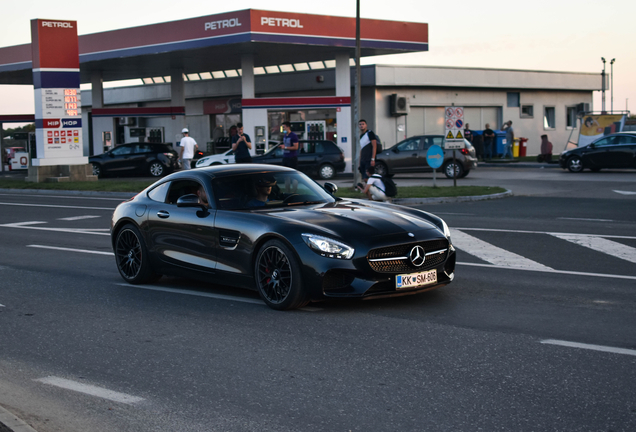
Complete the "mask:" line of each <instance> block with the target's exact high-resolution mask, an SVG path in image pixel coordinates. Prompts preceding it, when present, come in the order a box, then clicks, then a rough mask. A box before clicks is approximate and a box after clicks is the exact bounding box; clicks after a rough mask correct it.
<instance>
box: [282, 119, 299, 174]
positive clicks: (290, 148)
mask: <svg viewBox="0 0 636 432" xmlns="http://www.w3.org/2000/svg"><path fill="white" fill-rule="evenodd" d="M283 129H285V135H284V136H283V149H284V152H283V166H286V167H290V168H293V169H296V168H297V167H298V135H296V134H295V133H293V132H292V130H291V123H290V122H288V121H286V122H285V123H283Z"/></svg>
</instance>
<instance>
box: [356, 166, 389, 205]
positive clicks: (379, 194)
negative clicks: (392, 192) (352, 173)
mask: <svg viewBox="0 0 636 432" xmlns="http://www.w3.org/2000/svg"><path fill="white" fill-rule="evenodd" d="M367 176H368V177H369V178H368V179H367V184H366V185H365V186H364V187H362V184H361V183H359V185H360V186H358V189H360V191H361V192H362V193H364V194H366V195H367V198H368V199H370V200H373V201H386V193H385V186H384V182H383V181H382V176H381V175H379V174H375V168H374V167H368V168H367Z"/></svg>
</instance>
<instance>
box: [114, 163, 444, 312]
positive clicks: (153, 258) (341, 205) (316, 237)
mask: <svg viewBox="0 0 636 432" xmlns="http://www.w3.org/2000/svg"><path fill="white" fill-rule="evenodd" d="M336 189H337V188H336V186H335V185H333V184H331V183H326V184H325V186H324V188H323V187H321V186H320V185H318V184H317V183H316V182H315V181H313V180H312V179H310V178H309V177H307V176H306V175H305V174H303V173H300V172H298V171H296V170H293V169H290V168H285V167H279V166H272V165H261V164H240V165H219V166H213V167H207V168H200V169H196V170H189V171H180V172H177V173H174V174H172V175H170V176H167V177H165V178H163V179H161V180H159V181H157V182H156V183H154V184H153V185H151V186H149V187H148V188H147V189H145V190H143V191H142V192H140V193H139V194H138V195H136V196H135V197H134V198H132V199H130V200H129V201H126V202H124V203H121V204H120V205H119V206H117V209H116V210H115V212H114V214H113V218H112V222H111V239H112V244H113V249H114V251H115V259H116V263H117V268H118V269H119V273H120V274H121V276H122V277H123V278H124V279H125V280H126V281H128V282H130V283H133V284H139V283H147V282H151V281H153V280H156V279H157V278H158V277H160V275H162V274H165V275H173V276H183V277H192V278H197V279H202V280H204V281H208V282H213V283H219V284H227V285H233V286H239V287H245V288H251V289H255V290H257V291H258V292H259V293H260V295H261V297H262V298H263V300H264V301H265V303H267V305H269V306H270V307H272V308H274V309H281V310H283V309H293V308H298V307H302V306H304V305H306V304H307V303H308V302H309V301H312V300H320V299H323V298H325V297H331V298H336V297H347V298H352V297H354V298H356V297H357V298H370V297H388V296H398V295H405V294H415V293H418V292H422V291H428V290H431V289H434V288H438V287H440V286H443V285H446V284H448V283H450V282H451V281H452V280H453V278H454V271H455V248H454V247H453V245H452V243H451V238H450V231H449V229H448V226H447V225H446V223H445V222H444V221H443V220H442V219H440V218H439V217H437V216H435V215H433V214H430V213H427V212H424V211H421V210H416V209H412V208H407V207H401V206H398V205H392V204H387V203H374V202H371V201H366V200H365V201H357V200H347V199H340V198H336V197H334V196H333V195H332V193H334V192H335V191H336Z"/></svg>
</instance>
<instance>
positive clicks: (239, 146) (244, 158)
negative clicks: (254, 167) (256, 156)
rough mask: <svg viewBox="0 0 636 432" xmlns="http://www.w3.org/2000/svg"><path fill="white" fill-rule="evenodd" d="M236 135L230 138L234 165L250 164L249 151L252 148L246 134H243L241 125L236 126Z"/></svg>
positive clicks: (250, 156)
mask: <svg viewBox="0 0 636 432" xmlns="http://www.w3.org/2000/svg"><path fill="white" fill-rule="evenodd" d="M236 126H237V128H238V130H237V132H238V133H237V134H236V135H234V136H233V137H232V150H234V159H235V162H236V163H250V162H252V155H251V154H250V149H251V148H252V140H251V139H250V136H249V135H248V134H245V133H243V123H237V124H236Z"/></svg>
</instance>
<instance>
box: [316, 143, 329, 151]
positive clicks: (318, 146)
mask: <svg viewBox="0 0 636 432" xmlns="http://www.w3.org/2000/svg"><path fill="white" fill-rule="evenodd" d="M330 150H331V147H327V146H325V145H324V143H321V142H317V143H316V153H325V152H326V151H328V152H329V153H333V151H330Z"/></svg>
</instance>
